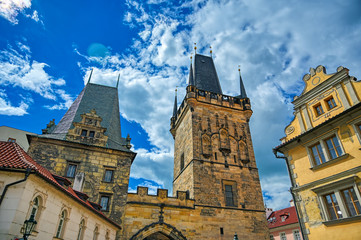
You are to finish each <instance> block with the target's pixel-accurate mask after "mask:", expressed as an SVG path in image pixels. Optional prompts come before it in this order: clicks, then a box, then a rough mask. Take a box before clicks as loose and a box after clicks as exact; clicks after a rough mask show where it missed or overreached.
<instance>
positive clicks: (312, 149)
mask: <svg viewBox="0 0 361 240" xmlns="http://www.w3.org/2000/svg"><path fill="white" fill-rule="evenodd" d="M306 147H307V152H308V155H309V157H310V159H311V166H312V167H315V166H318V165H321V164H323V163H326V162H328V161H330V160H333V159H336V158H338V157H341V156H343V155H345V151H344V150H343V147H342V144H341V141H340V139H339V137H338V135H337V131H336V130H335V131H333V132H331V133H329V134H327V135H325V136H324V137H323V138H321V139H317V140H315V141H312V142H311V143H309V144H307V146H306Z"/></svg>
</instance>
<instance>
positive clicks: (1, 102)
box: [0, 89, 29, 116]
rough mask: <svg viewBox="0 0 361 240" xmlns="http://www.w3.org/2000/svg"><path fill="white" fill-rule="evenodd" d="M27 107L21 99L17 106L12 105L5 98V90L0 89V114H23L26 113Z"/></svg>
mask: <svg viewBox="0 0 361 240" xmlns="http://www.w3.org/2000/svg"><path fill="white" fill-rule="evenodd" d="M28 108H29V105H28V104H26V103H25V102H24V101H21V102H20V104H19V106H18V107H14V106H12V105H11V103H10V102H9V101H8V100H7V94H6V93H5V90H1V89H0V115H7V116H23V115H25V114H28V112H27V109H28Z"/></svg>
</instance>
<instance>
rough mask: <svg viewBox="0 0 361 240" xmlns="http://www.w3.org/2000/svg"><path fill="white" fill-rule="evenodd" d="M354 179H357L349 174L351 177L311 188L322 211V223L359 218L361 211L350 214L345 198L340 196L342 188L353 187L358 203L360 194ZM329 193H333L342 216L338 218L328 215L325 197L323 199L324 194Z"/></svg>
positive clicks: (360, 199) (360, 197) (360, 200)
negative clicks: (353, 214)
mask: <svg viewBox="0 0 361 240" xmlns="http://www.w3.org/2000/svg"><path fill="white" fill-rule="evenodd" d="M356 180H357V176H351V177H348V178H345V179H342V180H339V181H336V182H333V183H330V184H327V185H323V186H320V187H316V188H313V189H312V191H313V192H315V193H316V194H317V198H318V201H319V203H320V206H321V212H322V214H321V215H322V217H323V219H324V222H323V223H324V224H327V223H328V222H339V221H345V220H348V219H353V218H361V212H360V214H357V215H355V216H351V214H350V212H349V210H348V207H347V203H346V202H345V200H344V198H343V196H342V191H343V190H345V189H349V188H353V190H354V192H355V195H356V197H357V200H358V201H359V203H360V202H361V194H360V191H359V187H358V184H357V182H356ZM331 193H334V194H335V197H336V199H337V202H338V206H339V209H340V211H341V213H342V217H340V218H338V219H332V218H331V217H330V214H329V212H328V209H327V203H326V202H325V199H324V196H325V195H327V194H331Z"/></svg>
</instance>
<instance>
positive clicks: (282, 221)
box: [267, 207, 298, 228]
mask: <svg viewBox="0 0 361 240" xmlns="http://www.w3.org/2000/svg"><path fill="white" fill-rule="evenodd" d="M267 220H268V228H276V227H281V226H285V225H289V224H293V223H298V218H297V213H296V208H295V207H289V208H285V209H281V210H278V211H274V212H272V213H271V215H269V217H268V219H267Z"/></svg>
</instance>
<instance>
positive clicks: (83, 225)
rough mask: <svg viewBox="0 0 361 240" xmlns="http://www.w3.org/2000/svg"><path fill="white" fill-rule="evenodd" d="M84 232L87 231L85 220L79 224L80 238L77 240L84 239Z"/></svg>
mask: <svg viewBox="0 0 361 240" xmlns="http://www.w3.org/2000/svg"><path fill="white" fill-rule="evenodd" d="M84 230H85V221H84V219H82V220H81V221H80V224H79V232H78V237H77V238H76V239H77V240H82V239H83V237H84Z"/></svg>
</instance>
